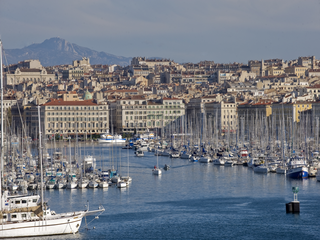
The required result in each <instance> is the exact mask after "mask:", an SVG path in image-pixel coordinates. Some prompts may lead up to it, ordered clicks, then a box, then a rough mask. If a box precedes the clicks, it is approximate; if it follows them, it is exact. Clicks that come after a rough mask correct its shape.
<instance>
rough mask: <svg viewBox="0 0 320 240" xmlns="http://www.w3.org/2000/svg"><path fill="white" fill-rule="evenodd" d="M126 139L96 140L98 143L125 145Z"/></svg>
mask: <svg viewBox="0 0 320 240" xmlns="http://www.w3.org/2000/svg"><path fill="white" fill-rule="evenodd" d="M126 141H127V140H126V139H101V138H99V139H98V142H99V143H125V142H126Z"/></svg>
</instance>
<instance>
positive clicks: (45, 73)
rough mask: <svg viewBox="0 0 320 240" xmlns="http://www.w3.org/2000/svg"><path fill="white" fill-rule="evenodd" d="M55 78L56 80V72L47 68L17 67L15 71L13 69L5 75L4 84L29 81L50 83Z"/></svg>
mask: <svg viewBox="0 0 320 240" xmlns="http://www.w3.org/2000/svg"><path fill="white" fill-rule="evenodd" d="M53 80H55V74H54V73H53V72H52V71H49V70H46V69H45V68H42V69H38V68H31V69H27V68H21V69H20V68H17V69H16V70H15V71H11V72H9V73H7V74H6V75H5V78H4V85H5V86H6V85H15V84H19V83H22V82H29V81H32V82H34V83H39V82H44V83H49V82H51V81H53Z"/></svg>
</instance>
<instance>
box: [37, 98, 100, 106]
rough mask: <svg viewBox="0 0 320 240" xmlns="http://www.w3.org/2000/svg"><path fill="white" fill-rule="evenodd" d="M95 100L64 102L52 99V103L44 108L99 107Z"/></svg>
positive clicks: (46, 104)
mask: <svg viewBox="0 0 320 240" xmlns="http://www.w3.org/2000/svg"><path fill="white" fill-rule="evenodd" d="M97 105H98V104H96V103H94V102H93V100H83V101H63V100H62V99H61V98H58V99H54V98H52V99H51V100H50V102H47V103H45V104H43V105H42V106H97Z"/></svg>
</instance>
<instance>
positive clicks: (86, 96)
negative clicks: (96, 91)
mask: <svg viewBox="0 0 320 240" xmlns="http://www.w3.org/2000/svg"><path fill="white" fill-rule="evenodd" d="M83 99H84V100H90V99H92V94H91V93H90V92H89V91H88V89H87V91H86V93H85V94H84V98H83Z"/></svg>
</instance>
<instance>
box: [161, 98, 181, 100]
mask: <svg viewBox="0 0 320 240" xmlns="http://www.w3.org/2000/svg"><path fill="white" fill-rule="evenodd" d="M163 100H181V99H179V98H163Z"/></svg>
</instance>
